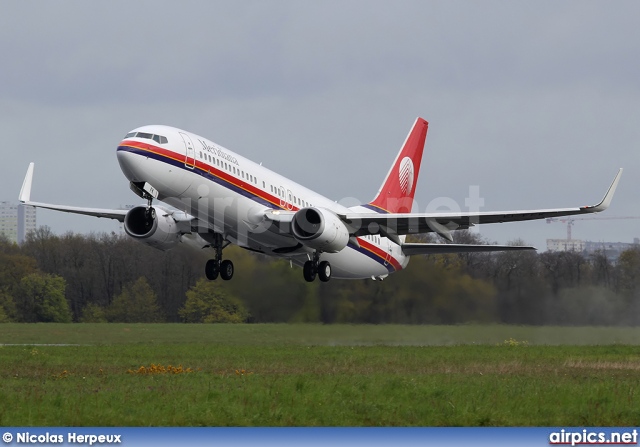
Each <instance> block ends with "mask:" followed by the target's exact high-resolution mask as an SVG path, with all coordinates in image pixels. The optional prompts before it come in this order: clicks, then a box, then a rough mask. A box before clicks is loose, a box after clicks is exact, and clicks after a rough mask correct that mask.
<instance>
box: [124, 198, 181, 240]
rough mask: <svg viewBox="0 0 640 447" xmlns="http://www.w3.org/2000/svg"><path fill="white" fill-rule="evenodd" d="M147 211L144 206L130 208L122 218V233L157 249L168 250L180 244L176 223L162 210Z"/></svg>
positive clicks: (150, 209)
mask: <svg viewBox="0 0 640 447" xmlns="http://www.w3.org/2000/svg"><path fill="white" fill-rule="evenodd" d="M158 211H160V215H158V213H156V209H155V208H153V207H152V208H149V209H147V207H146V206H136V207H135V208H132V209H131V210H130V211H129V212H128V213H127V215H126V216H125V217H124V231H125V232H126V233H127V234H128V235H129V236H131V237H132V238H134V239H136V240H138V241H140V242H142V243H144V244H147V245H150V246H152V247H153V248H157V249H158V250H162V251H165V250H169V249H171V248H173V247H174V246H175V245H176V244H177V243H178V242H180V236H181V235H180V232H179V230H178V225H177V224H176V221H175V220H174V219H173V217H171V215H170V214H169V213H168V212H167V211H166V210H163V209H162V208H158Z"/></svg>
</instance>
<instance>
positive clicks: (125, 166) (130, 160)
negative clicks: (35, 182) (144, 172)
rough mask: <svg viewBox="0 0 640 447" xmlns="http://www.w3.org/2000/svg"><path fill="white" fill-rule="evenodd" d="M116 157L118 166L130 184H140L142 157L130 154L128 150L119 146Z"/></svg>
mask: <svg viewBox="0 0 640 447" xmlns="http://www.w3.org/2000/svg"><path fill="white" fill-rule="evenodd" d="M116 157H118V164H120V169H121V170H122V173H123V174H124V176H125V177H126V178H127V179H128V180H129V181H130V182H139V181H141V179H140V167H139V164H140V160H138V159H139V158H140V157H139V156H136V155H135V154H132V153H131V152H128V151H127V150H126V148H124V147H122V146H118V149H117V152H116Z"/></svg>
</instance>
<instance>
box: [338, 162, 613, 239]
mask: <svg viewBox="0 0 640 447" xmlns="http://www.w3.org/2000/svg"><path fill="white" fill-rule="evenodd" d="M621 175H622V169H620V170H619V171H618V173H617V174H616V176H615V178H614V180H613V182H612V183H611V186H610V187H609V189H608V190H607V193H606V194H605V196H604V198H603V199H602V201H600V203H598V204H597V205H592V206H582V207H575V208H557V209H541V210H520V211H497V212H496V211H493V212H476V213H409V214H372V213H345V214H338V216H339V217H340V219H341V220H342V221H343V222H344V223H345V224H346V225H347V226H348V227H349V228H350V231H351V232H352V235H354V236H365V235H369V234H380V235H382V236H386V237H388V238H389V239H391V240H392V241H394V242H395V243H397V244H398V245H402V244H401V242H400V240H399V238H398V236H401V235H405V234H419V233H429V232H435V233H438V234H440V235H441V236H443V237H444V238H446V239H448V240H450V241H451V240H453V238H452V236H451V234H450V231H451V230H463V229H467V228H469V227H472V226H474V225H479V224H488V223H501V222H520V221H524V220H536V219H546V218H549V217H559V216H571V215H576V214H588V213H599V212H600V211H604V210H605V209H607V208H608V207H609V205H610V203H611V199H612V198H613V194H614V193H615V190H616V187H617V186H618V182H619V181H620V176H621Z"/></svg>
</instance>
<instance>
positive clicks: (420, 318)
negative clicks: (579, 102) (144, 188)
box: [0, 227, 640, 325]
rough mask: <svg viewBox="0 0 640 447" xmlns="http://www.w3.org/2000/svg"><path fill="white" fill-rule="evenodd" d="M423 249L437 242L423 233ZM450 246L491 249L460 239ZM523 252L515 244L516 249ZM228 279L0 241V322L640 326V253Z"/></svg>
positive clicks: (255, 261) (98, 240)
mask: <svg viewBox="0 0 640 447" xmlns="http://www.w3.org/2000/svg"><path fill="white" fill-rule="evenodd" d="M421 240H422V241H425V240H426V241H432V238H431V237H424V238H422V239H421ZM454 242H456V243H475V244H478V243H487V241H485V240H483V239H482V238H480V237H479V236H478V235H476V234H474V233H470V232H468V231H459V232H456V233H455V240H454ZM514 244H522V241H514ZM225 256H226V257H228V258H229V259H233V261H234V264H235V266H236V274H235V276H234V279H233V280H231V281H228V282H223V281H215V282H210V281H207V280H206V279H205V278H204V272H203V265H204V262H203V259H206V258H203V257H199V256H194V254H193V252H182V251H180V250H176V251H169V252H160V251H157V250H155V249H153V248H150V247H147V246H145V245H143V244H140V243H138V242H136V241H133V240H131V239H129V238H127V237H126V236H123V235H117V234H114V233H112V234H90V235H80V234H73V233H68V234H65V235H62V236H58V235H55V234H53V233H52V232H51V231H50V230H49V229H48V228H47V227H41V228H39V229H38V230H36V231H35V232H33V233H31V234H30V235H29V236H28V237H27V240H26V242H25V243H24V244H23V245H22V246H17V245H15V244H12V243H9V242H8V241H7V240H6V239H0V322H8V321H14V322H129V323H134V322H193V323H198V322H199V323H216V322H235V323H242V322H249V323H251V322H256V323H266V322H320V323H370V324H381V323H400V324H461V323H470V322H474V323H476V322H486V323H505V324H528V325H543V324H552V325H638V324H640V312H638V311H640V249H638V248H634V249H630V250H627V251H625V252H623V253H622V255H621V256H620V257H619V259H618V260H617V261H616V262H612V261H611V260H610V259H608V258H607V256H606V255H605V254H604V253H596V254H593V255H586V254H583V253H577V252H558V253H551V252H543V253H537V252H533V251H512V252H495V253H466V254H451V255H429V256H414V257H413V258H412V260H411V263H410V264H409V267H408V268H407V269H406V270H404V271H402V272H398V273H395V274H393V275H391V276H390V277H389V278H388V279H387V280H385V281H372V280H354V281H340V280H333V281H330V282H328V283H307V282H305V281H304V279H303V278H302V274H301V271H300V269H299V268H297V267H293V268H291V266H290V264H289V262H288V261H285V260H274V259H272V258H269V257H266V256H262V255H256V254H254V253H249V252H247V251H245V250H242V249H241V248H238V247H229V248H227V249H226V251H225Z"/></svg>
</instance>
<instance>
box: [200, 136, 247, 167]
mask: <svg viewBox="0 0 640 447" xmlns="http://www.w3.org/2000/svg"><path fill="white" fill-rule="evenodd" d="M198 141H199V142H200V144H201V145H202V148H203V149H204V150H205V151H209V152H213V153H214V154H215V155H217V156H218V157H220V158H224V159H225V160H227V161H228V162H229V163H233V164H235V165H238V166H240V163H238V160H237V159H236V157H234V156H233V155H229V154H227V153H226V152H224V151H223V150H221V149H218V148H217V147H214V146H209V145H208V144H207V143H206V142H204V141H202V140H198Z"/></svg>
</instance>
